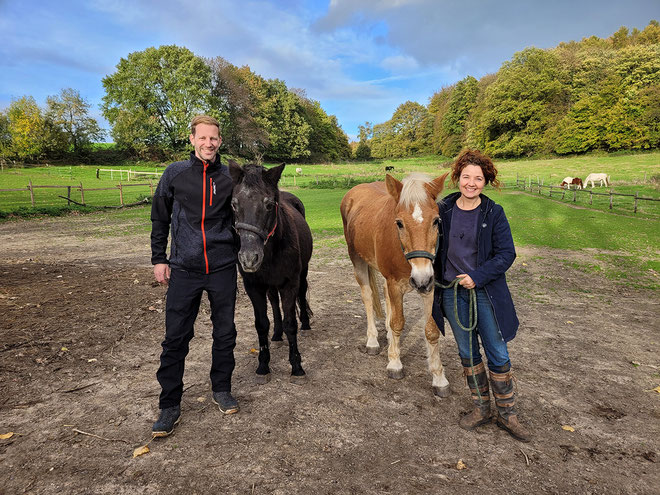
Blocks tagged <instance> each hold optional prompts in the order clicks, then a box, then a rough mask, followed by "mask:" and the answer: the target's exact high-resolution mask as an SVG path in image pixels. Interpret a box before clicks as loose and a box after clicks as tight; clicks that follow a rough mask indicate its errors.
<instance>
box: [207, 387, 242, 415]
mask: <svg viewBox="0 0 660 495" xmlns="http://www.w3.org/2000/svg"><path fill="white" fill-rule="evenodd" d="M213 403H214V404H217V405H218V408H219V409H220V412H222V414H234V413H237V412H238V401H237V400H236V399H234V398H233V397H232V395H231V392H213Z"/></svg>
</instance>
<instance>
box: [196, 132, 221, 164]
mask: <svg viewBox="0 0 660 495" xmlns="http://www.w3.org/2000/svg"><path fill="white" fill-rule="evenodd" d="M190 144H192V145H193V147H194V148H195V156H197V158H199V159H200V160H202V161H204V162H208V161H212V160H213V159H214V158H215V154H216V153H217V151H218V148H219V147H220V145H221V144H222V138H221V137H220V131H219V130H218V128H217V127H216V126H214V125H211V124H197V126H196V127H195V134H191V135H190Z"/></svg>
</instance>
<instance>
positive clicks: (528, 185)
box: [516, 177, 660, 213]
mask: <svg viewBox="0 0 660 495" xmlns="http://www.w3.org/2000/svg"><path fill="white" fill-rule="evenodd" d="M516 187H519V188H520V187H522V189H523V191H525V190H527V189H529V190H530V192H537V193H538V194H541V193H542V190H543V189H544V188H545V189H549V192H548V197H552V194H553V193H556V194H558V193H561V199H564V198H565V195H566V193H569V192H572V193H573V202H574V203H576V202H577V195H578V193H579V194H587V193H588V194H589V204H590V205H593V201H594V196H608V197H609V200H610V201H609V209H610V210H611V209H612V208H613V207H614V196H625V197H629V198H635V201H634V203H633V212H634V213H637V205H638V201H660V198H646V197H644V196H640V195H639V193H638V192H635V194H626V193H615V192H614V191H612V189H611V188H610V190H609V192H605V193H601V192H594V190H593V187H592V188H591V189H589V190H587V188H583V189H577V188H573V189H571V188H570V187H569V186H555V185H544V184H543V181H540V180H536V181H534V180H532V179H531V178H529V177H526V178H522V179H521V178H519V177H516Z"/></svg>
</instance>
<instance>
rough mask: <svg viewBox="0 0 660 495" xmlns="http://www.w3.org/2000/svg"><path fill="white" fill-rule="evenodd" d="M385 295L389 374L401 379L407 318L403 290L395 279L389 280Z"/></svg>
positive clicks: (391, 376)
mask: <svg viewBox="0 0 660 495" xmlns="http://www.w3.org/2000/svg"><path fill="white" fill-rule="evenodd" d="M385 296H386V304H387V317H386V319H385V326H386V328H387V340H388V341H389V347H388V349H387V358H388V360H389V362H388V363H387V376H389V377H390V378H394V379H395V380H400V379H401V378H403V364H401V348H400V346H399V341H400V340H401V332H402V331H403V325H404V324H405V319H404V317H403V292H402V291H401V289H400V288H399V286H398V285H397V283H396V281H395V280H387V281H386V284H385Z"/></svg>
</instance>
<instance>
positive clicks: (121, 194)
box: [119, 181, 124, 206]
mask: <svg viewBox="0 0 660 495" xmlns="http://www.w3.org/2000/svg"><path fill="white" fill-rule="evenodd" d="M119 204H120V205H122V206H124V189H123V188H122V186H121V181H119Z"/></svg>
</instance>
